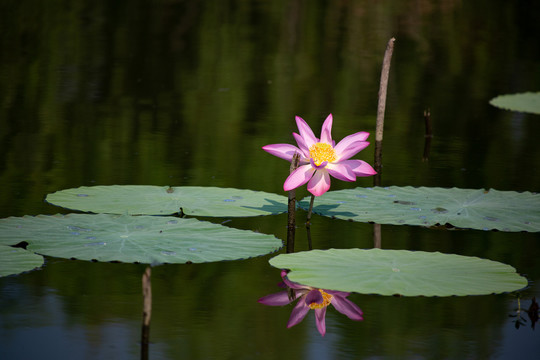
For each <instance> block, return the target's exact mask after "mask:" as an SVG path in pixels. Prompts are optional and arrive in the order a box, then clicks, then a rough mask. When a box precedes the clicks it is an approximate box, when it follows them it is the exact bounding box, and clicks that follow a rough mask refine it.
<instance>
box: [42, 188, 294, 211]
mask: <svg viewBox="0 0 540 360" xmlns="http://www.w3.org/2000/svg"><path fill="white" fill-rule="evenodd" d="M46 201H47V202H49V203H51V204H53V205H58V206H62V207H64V208H68V209H73V210H80V211H87V212H93V213H107V214H129V215H170V214H174V213H178V212H180V209H182V211H183V213H184V214H186V215H193V216H215V217H237V216H259V215H272V214H279V213H283V212H286V211H287V198H286V197H285V196H281V195H277V194H271V193H266V192H262V191H253V190H243V189H228V188H218V187H202V186H179V187H168V186H146V185H110V186H89V187H87V186H82V187H79V188H76V189H66V190H61V191H57V192H55V193H52V194H49V195H47V198H46Z"/></svg>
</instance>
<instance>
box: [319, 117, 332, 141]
mask: <svg viewBox="0 0 540 360" xmlns="http://www.w3.org/2000/svg"><path fill="white" fill-rule="evenodd" d="M321 142H322V143H327V144H330V145H332V114H330V115H328V117H327V118H326V120H324V123H323V126H322V130H321Z"/></svg>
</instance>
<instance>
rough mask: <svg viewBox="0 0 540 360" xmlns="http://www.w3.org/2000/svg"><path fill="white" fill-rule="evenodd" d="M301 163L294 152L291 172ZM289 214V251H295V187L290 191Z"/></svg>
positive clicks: (298, 156)
mask: <svg viewBox="0 0 540 360" xmlns="http://www.w3.org/2000/svg"><path fill="white" fill-rule="evenodd" d="M299 164H300V155H299V154H294V155H293V158H292V161H291V167H290V172H291V173H292V172H293V171H294V170H296V169H297V168H298V165H299ZM287 205H288V208H287V212H288V216H287V253H292V252H294V236H295V229H296V191H295V189H292V190H291V191H289V201H288V204H287Z"/></svg>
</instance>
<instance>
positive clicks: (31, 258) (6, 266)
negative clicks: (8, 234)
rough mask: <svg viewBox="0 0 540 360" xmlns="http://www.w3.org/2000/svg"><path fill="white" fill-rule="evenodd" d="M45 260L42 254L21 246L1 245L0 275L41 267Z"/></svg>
mask: <svg viewBox="0 0 540 360" xmlns="http://www.w3.org/2000/svg"><path fill="white" fill-rule="evenodd" d="M44 261H45V260H44V259H43V256H41V255H37V254H34V253H32V252H30V251H27V250H24V249H20V248H14V247H11V246H5V245H0V277H2V276H8V275H14V274H19V273H22V272H25V271H30V270H34V269H36V268H39V267H41V266H42V265H43V263H44Z"/></svg>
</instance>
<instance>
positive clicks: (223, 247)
mask: <svg viewBox="0 0 540 360" xmlns="http://www.w3.org/2000/svg"><path fill="white" fill-rule="evenodd" d="M22 241H26V242H27V243H28V246H27V250H29V251H34V252H36V253H38V254H42V255H49V256H54V257H60V258H76V259H80V260H98V261H122V262H139V263H188V262H191V263H204V262H212V261H221V260H238V259H245V258H250V257H254V256H259V255H264V254H268V253H271V252H274V251H276V250H278V249H279V248H280V247H281V246H282V242H281V240H279V239H277V238H276V237H274V236H272V235H265V234H259V233H255V232H253V231H248V230H238V229H233V228H229V227H226V226H223V225H217V224H212V223H209V222H207V221H199V220H197V219H182V218H177V217H171V216H129V215H110V214H97V215H93V214H69V215H54V216H45V215H38V216H35V217H33V216H24V217H10V218H6V219H0V244H4V245H12V244H17V243H20V242H22Z"/></svg>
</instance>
